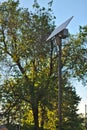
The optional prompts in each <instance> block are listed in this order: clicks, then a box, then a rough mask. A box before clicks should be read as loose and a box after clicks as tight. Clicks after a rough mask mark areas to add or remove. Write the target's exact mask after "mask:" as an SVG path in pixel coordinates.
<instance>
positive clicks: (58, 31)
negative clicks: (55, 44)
mask: <svg viewBox="0 0 87 130" xmlns="http://www.w3.org/2000/svg"><path fill="white" fill-rule="evenodd" d="M72 18H73V16H72V17H70V18H69V19H67V20H66V21H65V22H64V23H63V24H61V25H60V26H59V27H57V28H56V29H55V30H54V31H53V32H52V33H51V34H50V36H49V37H48V38H47V40H46V41H49V40H51V39H52V38H53V37H55V36H56V35H57V34H58V33H60V32H61V31H63V30H64V29H65V28H66V27H67V25H68V24H69V23H70V21H71V20H72Z"/></svg>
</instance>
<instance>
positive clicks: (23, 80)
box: [0, 0, 87, 130]
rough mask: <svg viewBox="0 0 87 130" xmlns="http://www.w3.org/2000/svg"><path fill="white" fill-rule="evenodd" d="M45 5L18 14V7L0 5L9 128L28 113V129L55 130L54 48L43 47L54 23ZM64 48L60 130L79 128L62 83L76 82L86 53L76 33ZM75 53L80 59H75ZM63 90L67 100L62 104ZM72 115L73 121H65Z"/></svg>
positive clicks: (72, 103) (4, 97)
mask: <svg viewBox="0 0 87 130" xmlns="http://www.w3.org/2000/svg"><path fill="white" fill-rule="evenodd" d="M50 4H51V3H50ZM50 4H49V8H48V10H46V8H44V7H42V8H40V6H39V4H38V3H37V1H35V2H34V5H33V7H34V9H35V12H28V10H27V9H22V8H19V7H18V5H19V1H16V2H14V1H13V0H8V2H3V3H2V4H1V5H0V10H1V12H0V15H1V17H0V53H1V54H2V56H1V58H2V61H1V63H2V68H4V67H5V68H6V69H3V71H4V74H6V75H7V74H8V76H7V77H6V80H5V81H3V83H2V85H1V87H0V89H1V92H2V93H1V96H2V101H3V109H4V110H5V111H4V114H6V115H8V116H7V117H8V118H7V119H8V122H9V121H12V120H9V117H11V118H12V116H13V114H14V112H15V113H16V114H15V116H14V118H15V122H16V123H18V119H19V116H18V113H19V111H21V112H22V115H21V117H20V118H21V119H22V118H23V117H26V115H28V114H27V113H28V111H29V112H30V111H32V115H33V118H32V121H31V122H32V123H31V124H34V126H35V128H34V129H35V130H38V129H39V127H41V129H44V128H49V129H52V130H53V129H56V126H57V124H58V117H57V105H58V103H57V95H58V88H57V86H58V84H57V72H58V71H57V66H58V61H57V56H58V54H57V51H56V45H55V44H54V43H51V44H50V43H46V39H47V37H48V36H49V34H50V32H52V30H53V29H54V27H55V25H54V22H53V19H54V17H53V16H52V15H51V13H50V11H51V7H50ZM80 37H81V39H80ZM84 38H85V37H84ZM64 42H66V44H64V46H63V55H62V63H63V64H62V70H63V90H64V98H65V99H66V100H65V101H64V104H63V106H64V108H65V110H66V111H65V110H64V112H63V114H64V115H63V120H64V126H66V124H68V125H69V126H67V129H69V127H70V128H71V126H70V125H72V124H73V123H74V121H77V122H78V123H79V121H78V115H77V114H76V111H77V105H78V103H79V100H80V98H79V97H78V96H77V95H76V92H75V90H74V89H73V88H72V86H70V84H68V81H69V79H70V78H71V77H72V76H76V77H79V78H81V79H82V78H83V77H84V75H85V71H84V72H83V71H80V69H82V70H86V65H87V64H86V63H85V64H84V65H81V64H80V63H81V61H82V60H86V57H85V54H86V48H85V47H84V45H83V43H84V39H83V37H82V35H81V33H80V35H78V36H77V37H73V36H71V37H69V38H68V40H67V41H64ZM80 51H81V53H80V59H78V56H79V55H78V54H79V52H80ZM77 59H78V60H77ZM80 60H81V61H80ZM3 63H4V64H3ZM79 71H80V72H79ZM67 84H68V85H69V86H67ZM66 90H67V91H68V93H70V96H71V99H70V100H69V101H68V102H67V99H68V94H67V91H66ZM73 98H74V101H73ZM27 104H28V105H27ZM67 104H68V105H67ZM68 106H69V109H68V108H67V107H68ZM73 111H74V113H73ZM6 112H7V113H6ZM65 112H66V114H65ZM68 113H69V115H68ZM72 115H73V119H75V120H74V121H73V120H72V118H71V116H72ZM74 116H75V118H74ZM69 118H70V122H69V121H68V119H69ZM53 119H54V120H53ZM66 119H67V121H66ZM22 121H23V120H22ZM24 123H25V122H24ZM28 123H29V122H28ZM26 124H27V123H26ZM31 124H30V125H31ZM54 125H55V126H54ZM79 125H80V124H78V125H77V126H79ZM75 127H76V125H75ZM79 128H80V127H79Z"/></svg>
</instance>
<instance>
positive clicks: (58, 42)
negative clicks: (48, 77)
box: [56, 37, 62, 130]
mask: <svg viewBox="0 0 87 130" xmlns="http://www.w3.org/2000/svg"><path fill="white" fill-rule="evenodd" d="M56 40H57V45H58V47H59V55H58V58H59V59H58V117H59V128H58V130H62V60H61V57H62V42H61V38H59V37H57V39H56Z"/></svg>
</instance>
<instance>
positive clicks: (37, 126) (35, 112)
mask: <svg viewBox="0 0 87 130" xmlns="http://www.w3.org/2000/svg"><path fill="white" fill-rule="evenodd" d="M32 110H33V116H34V123H35V130H39V122H38V105H37V106H33V107H32Z"/></svg>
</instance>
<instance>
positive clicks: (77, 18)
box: [0, 0, 87, 113]
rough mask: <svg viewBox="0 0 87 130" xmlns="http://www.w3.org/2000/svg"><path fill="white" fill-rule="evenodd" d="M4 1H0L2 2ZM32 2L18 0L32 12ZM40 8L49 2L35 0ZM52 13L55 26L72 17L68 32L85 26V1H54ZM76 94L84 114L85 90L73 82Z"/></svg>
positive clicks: (86, 2)
mask: <svg viewBox="0 0 87 130" xmlns="http://www.w3.org/2000/svg"><path fill="white" fill-rule="evenodd" d="M3 1H6V0H0V2H3ZM33 1H34V0H20V6H21V7H24V8H29V10H32V4H33ZM37 1H38V3H39V4H40V5H41V6H45V7H47V3H48V2H49V1H50V0H37ZM52 9H53V13H54V15H55V16H56V20H55V23H56V26H59V25H60V24H61V23H63V22H64V21H66V20H67V19H68V18H70V17H71V16H74V18H73V19H72V21H71V22H70V24H69V25H68V29H69V32H70V33H71V34H76V33H78V31H79V25H81V26H84V25H87V0H54V2H53V6H52ZM75 86H76V90H77V94H79V95H80V96H81V98H82V100H81V103H80V105H79V108H80V111H79V112H82V113H84V112H85V104H87V88H86V87H83V86H82V84H81V83H78V82H77V81H76V82H75Z"/></svg>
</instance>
